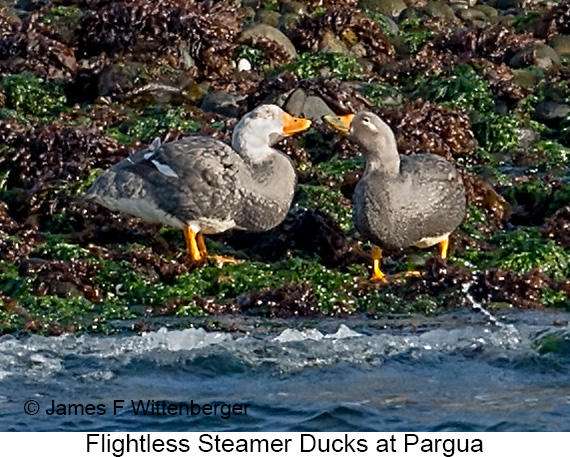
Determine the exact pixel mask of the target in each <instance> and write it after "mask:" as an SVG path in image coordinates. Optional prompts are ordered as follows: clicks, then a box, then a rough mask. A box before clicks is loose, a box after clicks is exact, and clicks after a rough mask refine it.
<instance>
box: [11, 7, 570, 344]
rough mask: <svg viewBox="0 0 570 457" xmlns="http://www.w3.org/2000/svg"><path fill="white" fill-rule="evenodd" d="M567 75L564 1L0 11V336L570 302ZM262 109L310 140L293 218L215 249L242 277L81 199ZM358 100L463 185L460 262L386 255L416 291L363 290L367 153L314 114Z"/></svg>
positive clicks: (569, 47)
mask: <svg viewBox="0 0 570 457" xmlns="http://www.w3.org/2000/svg"><path fill="white" fill-rule="evenodd" d="M569 63H570V1H564V2H547V1H522V0H489V1H477V0H451V1H438V2H426V1H420V0H360V1H335V0H329V1H327V0H320V1H317V0H306V1H285V0H279V1H278V0H271V1H265V2H263V1H257V0H233V1H204V2H198V1H176V0H167V1H161V2H158V1H150V0H143V1H134V0H125V1H121V2H111V1H107V0H78V1H75V0H62V1H46V0H41V1H34V0H26V1H25V0H18V1H12V0H4V1H3V2H0V303H1V307H0V333H13V332H32V333H36V332H38V333H42V334H61V333H63V332H81V331H91V332H115V331H123V329H124V322H125V321H126V322H132V325H131V326H130V328H131V329H132V330H133V331H139V332H140V331H147V330H150V329H153V328H154V327H155V323H154V321H153V319H154V318H155V317H156V316H168V315H173V316H198V317H201V322H206V323H207V324H206V326H207V327H208V328H225V329H228V330H232V329H231V328H226V327H227V326H226V325H225V324H224V325H223V324H220V323H219V322H218V321H217V320H216V316H217V315H220V314H227V313H234V314H238V313H239V314H243V315H246V316H248V315H249V316H257V317H259V316H262V317H268V318H271V317H278V318H288V317H296V316H309V317H318V316H321V315H333V316H340V317H342V316H346V315H350V314H354V313H366V314H367V315H369V316H371V317H377V316H380V315H385V314H391V313H422V314H432V313H440V312H444V311H446V310H450V309H455V308H457V307H461V306H466V300H465V296H464V289H465V285H466V284H467V287H468V289H469V292H470V294H471V295H472V296H473V297H474V298H475V299H476V300H478V301H480V302H481V303H482V304H483V305H484V306H485V307H488V308H489V309H500V308H503V307H517V308H539V309H542V308H559V309H563V310H568V309H569V308H570V280H569V279H568V278H569V277H570V79H569V78H570V65H569ZM261 103H276V104H279V105H280V106H283V107H284V108H285V109H286V110H287V111H288V112H290V113H291V114H293V115H297V116H304V117H308V118H310V119H312V120H313V121H314V126H315V128H313V129H311V130H310V131H308V132H306V133H304V134H302V135H300V136H299V137H295V138H288V139H286V140H284V141H283V142H281V143H280V144H279V145H278V148H279V149H281V150H283V151H284V152H286V153H287V154H288V155H289V156H290V157H291V158H292V160H293V161H294V163H295V165H296V167H297V170H298V175H299V185H298V189H297V194H296V196H295V201H294V205H293V208H292V209H291V212H290V214H289V216H288V217H287V219H286V220H285V222H284V223H283V224H281V225H280V226H279V227H277V228H275V229H273V230H271V231H270V232H268V233H265V234H262V235H258V234H255V235H251V234H244V233H227V234H223V235H220V236H218V237H217V239H216V237H214V238H212V239H211V240H209V241H208V243H209V244H208V247H209V249H210V250H211V251H212V252H217V253H222V254H228V253H229V254H231V255H234V256H236V257H237V258H239V259H242V260H244V262H242V263H239V264H237V265H226V266H224V267H219V266H217V265H213V264H211V265H208V266H205V267H202V268H192V267H189V266H188V265H187V264H185V262H184V256H183V251H184V240H183V239H182V234H181V233H178V231H176V230H172V229H169V228H165V227H156V226H152V225H148V224H145V223H143V222H141V221H139V220H137V219H135V218H131V217H129V216H125V215H120V214H115V213H112V212H110V211H107V210H105V209H104V208H101V207H99V206H97V205H85V204H81V203H79V202H78V201H77V197H78V196H79V195H81V193H82V192H83V191H85V189H86V188H87V187H88V186H89V185H90V184H91V183H92V182H93V180H94V179H95V178H96V177H97V176H98V174H99V173H101V171H102V170H103V169H106V168H107V167H109V166H111V165H112V164H114V163H116V162H117V161H119V160H121V159H122V158H124V157H125V156H127V155H128V154H130V153H132V152H133V151H135V150H137V149H139V148H141V147H142V146H144V145H146V144H149V143H150V142H151V141H152V140H153V139H154V138H155V137H160V138H161V139H162V140H163V141H168V140H172V139H176V138H179V137H181V136H183V135H188V134H192V135H194V134H202V135H211V136H215V137H216V138H219V139H222V140H228V139H229V138H230V135H231V131H232V128H233V126H234V125H235V124H236V122H237V120H238V118H239V117H240V116H241V115H243V114H244V113H246V112H247V111H249V110H251V109H252V108H253V107H255V106H257V105H259V104H261ZM361 109H367V110H372V111H374V112H376V113H378V114H379V115H380V116H381V117H382V118H383V119H385V120H386V122H387V123H388V124H389V125H390V126H391V127H392V128H393V130H394V131H395V132H396V136H397V141H398V145H399V148H400V152H401V153H402V154H411V153H422V152H430V153H434V154H439V155H442V156H444V157H446V158H447V159H448V160H450V161H453V162H454V163H455V165H456V166H457V167H458V168H459V169H460V170H461V173H462V174H463V177H464V180H465V183H466V187H467V196H468V204H469V209H468V214H467V217H466V219H465V220H464V222H463V224H462V225H461V227H460V229H459V230H457V231H456V232H455V233H454V234H453V235H452V237H451V248H452V250H451V255H450V259H449V260H448V262H447V263H444V262H442V261H441V260H439V259H437V258H435V257H434V256H435V254H436V253H435V250H418V249H415V248H414V249H407V250H404V251H398V252H387V253H386V260H385V268H386V270H387V272H388V273H396V272H400V271H406V270H410V269H416V268H419V269H421V270H424V271H425V275H424V276H423V277H422V278H409V279H402V280H398V281H393V282H391V283H390V284H388V285H381V284H376V283H371V282H370V281H368V280H367V278H368V276H369V272H368V268H367V266H368V265H369V259H370V246H369V245H368V244H367V243H364V242H362V241H361V240H360V239H359V237H358V234H357V233H355V231H354V227H353V224H352V220H351V200H350V197H351V195H352V192H353V190H354V186H355V185H356V183H357V182H358V179H359V177H360V174H361V173H362V170H363V165H364V161H363V159H362V157H361V156H360V153H359V151H358V148H357V147H356V146H355V145H354V144H353V143H350V142H349V141H348V140H346V139H342V138H339V137H338V135H337V134H335V132H333V131H332V129H330V128H329V127H327V126H325V125H324V124H323V123H322V121H321V117H322V116H323V115H325V114H332V113H337V114H343V113H348V112H353V111H358V110H361ZM222 241H223V242H222ZM119 320H120V321H123V324H122V325H120V326H117V325H115V324H114V322H117V321H119ZM170 322H174V323H172V324H171V325H173V326H176V323H175V321H172V320H171V321H170Z"/></svg>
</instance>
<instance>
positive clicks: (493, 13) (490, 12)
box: [472, 5, 499, 18]
mask: <svg viewBox="0 0 570 457" xmlns="http://www.w3.org/2000/svg"><path fill="white" fill-rule="evenodd" d="M472 8H473V9H474V10H477V11H481V12H482V13H483V14H485V16H487V18H495V17H498V16H499V12H498V11H497V10H496V9H495V8H493V7H492V6H489V5H475V6H473V7H472Z"/></svg>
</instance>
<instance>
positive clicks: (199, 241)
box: [196, 232, 238, 264]
mask: <svg viewBox="0 0 570 457" xmlns="http://www.w3.org/2000/svg"><path fill="white" fill-rule="evenodd" d="M196 243H197V244H198V250H199V251H200V255H201V256H202V259H206V258H208V259H212V260H213V261H215V262H217V263H222V264H224V263H238V261H237V260H236V259H234V258H233V257H224V256H221V255H208V249H207V248H206V243H205V242H204V235H202V232H200V233H198V235H196Z"/></svg>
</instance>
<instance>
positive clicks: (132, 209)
mask: <svg viewBox="0 0 570 457" xmlns="http://www.w3.org/2000/svg"><path fill="white" fill-rule="evenodd" d="M97 200H98V202H99V203H100V204H102V205H103V206H106V207H107V208H109V209H111V210H115V211H121V212H123V213H127V214H131V215H133V216H137V217H140V218H141V219H142V220H144V221H147V222H155V223H160V224H166V225H170V226H172V227H175V228H179V229H183V228H184V225H185V224H184V222H183V221H181V220H180V219H178V218H176V217H174V216H172V215H171V214H168V213H167V212H166V211H163V210H162V209H160V207H158V206H157V205H156V204H155V203H154V202H153V201H151V200H144V199H140V198H119V199H115V198H109V197H104V196H98V197H97Z"/></svg>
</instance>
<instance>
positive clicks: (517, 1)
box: [491, 0, 524, 11]
mask: <svg viewBox="0 0 570 457" xmlns="http://www.w3.org/2000/svg"><path fill="white" fill-rule="evenodd" d="M523 3H524V1H523V0H494V1H493V2H491V6H492V7H493V8H496V9H498V10H503V11H504V10H510V9H518V8H521V7H522V6H523Z"/></svg>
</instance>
